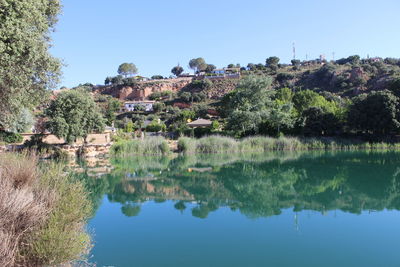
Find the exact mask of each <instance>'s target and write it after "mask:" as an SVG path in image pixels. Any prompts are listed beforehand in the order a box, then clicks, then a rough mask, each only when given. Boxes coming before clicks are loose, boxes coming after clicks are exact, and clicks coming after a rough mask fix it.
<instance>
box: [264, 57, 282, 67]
mask: <svg viewBox="0 0 400 267" xmlns="http://www.w3.org/2000/svg"><path fill="white" fill-rule="evenodd" d="M279 60H280V59H279V57H269V58H267V59H266V60H265V64H266V65H267V67H277V66H278V63H279Z"/></svg>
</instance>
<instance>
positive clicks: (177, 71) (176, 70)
mask: <svg viewBox="0 0 400 267" xmlns="http://www.w3.org/2000/svg"><path fill="white" fill-rule="evenodd" d="M171 72H172V74H174V75H175V76H176V77H178V76H179V75H181V74H182V72H183V68H182V67H181V66H179V65H178V66H175V67H173V68H172V70H171Z"/></svg>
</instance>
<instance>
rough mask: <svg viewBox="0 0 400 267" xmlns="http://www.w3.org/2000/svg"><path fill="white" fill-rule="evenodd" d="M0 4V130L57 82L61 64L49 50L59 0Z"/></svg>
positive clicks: (7, 0) (14, 0)
mask: <svg viewBox="0 0 400 267" xmlns="http://www.w3.org/2000/svg"><path fill="white" fill-rule="evenodd" d="M0 2H1V3H0V99H1V100H0V128H9V127H11V125H12V123H13V121H14V120H15V119H16V117H18V116H19V115H20V114H21V111H22V110H23V109H24V108H27V109H32V108H34V107H36V106H37V105H38V104H40V103H41V102H43V101H44V100H46V99H47V97H48V95H47V94H48V90H46V89H52V88H55V86H56V84H57V83H58V82H59V77H60V66H61V64H60V61H59V60H58V59H56V58H54V57H52V56H51V55H50V53H49V48H50V46H51V38H50V32H52V30H53V29H54V26H55V24H56V22H57V16H58V14H59V12H60V1H59V0H42V1H33V0H2V1H0Z"/></svg>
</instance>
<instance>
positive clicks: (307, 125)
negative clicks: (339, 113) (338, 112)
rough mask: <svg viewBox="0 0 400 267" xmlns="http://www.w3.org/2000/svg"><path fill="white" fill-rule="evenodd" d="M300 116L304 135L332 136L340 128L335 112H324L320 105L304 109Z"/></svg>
mask: <svg viewBox="0 0 400 267" xmlns="http://www.w3.org/2000/svg"><path fill="white" fill-rule="evenodd" d="M302 117H303V118H304V126H303V133H304V134H305V135H311V136H324V135H325V136H332V135H335V134H336V133H337V132H338V131H339V130H340V128H341V123H340V120H339V119H338V118H337V117H336V116H335V114H333V113H330V112H325V111H324V110H323V109H322V108H320V107H310V108H308V109H306V110H305V111H304V112H303V114H302Z"/></svg>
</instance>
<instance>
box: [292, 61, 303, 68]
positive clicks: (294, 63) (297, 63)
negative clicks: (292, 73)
mask: <svg viewBox="0 0 400 267" xmlns="http://www.w3.org/2000/svg"><path fill="white" fill-rule="evenodd" d="M291 63H292V65H293V66H295V67H298V66H300V63H301V61H300V60H299V59H292V61H291Z"/></svg>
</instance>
